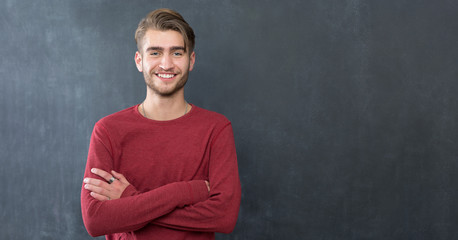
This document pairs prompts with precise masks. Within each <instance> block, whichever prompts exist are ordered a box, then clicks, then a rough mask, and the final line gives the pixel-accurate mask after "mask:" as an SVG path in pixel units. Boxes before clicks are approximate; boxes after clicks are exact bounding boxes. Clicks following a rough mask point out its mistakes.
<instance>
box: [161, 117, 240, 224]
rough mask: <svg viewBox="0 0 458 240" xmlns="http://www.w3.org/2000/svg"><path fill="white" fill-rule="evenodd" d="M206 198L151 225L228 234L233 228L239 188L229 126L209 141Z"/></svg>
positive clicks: (235, 219)
mask: <svg viewBox="0 0 458 240" xmlns="http://www.w3.org/2000/svg"><path fill="white" fill-rule="evenodd" d="M210 147H211V149H210V155H211V157H210V163H209V182H210V188H211V191H210V197H209V198H208V199H206V200H205V201H202V202H198V203H196V204H194V205H188V206H186V207H184V208H177V209H175V210H173V211H172V212H170V213H168V214H167V215H164V216H162V217H160V218H158V219H156V220H155V221H154V224H157V225H160V226H164V227H169V228H173V229H178V230H187V231H202V232H222V233H229V232H232V230H233V229H234V227H235V224H236V221H237V216H238V212H239V207H240V197H241V187H240V180H239V174H238V166H237V156H236V151H235V144H234V136H233V132H232V126H231V124H230V123H228V124H227V125H226V126H224V127H223V129H222V130H221V131H220V133H219V134H218V135H217V136H216V137H215V138H214V139H213V141H212V142H211V146H210Z"/></svg>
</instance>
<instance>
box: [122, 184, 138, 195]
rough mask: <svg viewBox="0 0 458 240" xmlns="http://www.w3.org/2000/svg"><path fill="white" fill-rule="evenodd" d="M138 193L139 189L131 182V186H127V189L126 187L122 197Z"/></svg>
mask: <svg viewBox="0 0 458 240" xmlns="http://www.w3.org/2000/svg"><path fill="white" fill-rule="evenodd" d="M137 194H138V192H137V189H136V188H135V187H134V186H133V185H132V184H130V185H129V186H127V187H126V189H124V192H122V194H121V198H123V197H130V196H134V195H137Z"/></svg>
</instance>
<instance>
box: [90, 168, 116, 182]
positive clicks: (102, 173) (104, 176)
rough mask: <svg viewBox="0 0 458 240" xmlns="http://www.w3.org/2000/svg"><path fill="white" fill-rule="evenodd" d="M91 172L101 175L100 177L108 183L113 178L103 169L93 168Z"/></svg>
mask: <svg viewBox="0 0 458 240" xmlns="http://www.w3.org/2000/svg"><path fill="white" fill-rule="evenodd" d="M91 172H92V173H94V174H96V175H99V176H100V177H102V178H103V179H105V180H106V181H110V178H111V177H112V176H111V174H109V173H108V172H105V171H103V170H102V169H98V168H92V169H91Z"/></svg>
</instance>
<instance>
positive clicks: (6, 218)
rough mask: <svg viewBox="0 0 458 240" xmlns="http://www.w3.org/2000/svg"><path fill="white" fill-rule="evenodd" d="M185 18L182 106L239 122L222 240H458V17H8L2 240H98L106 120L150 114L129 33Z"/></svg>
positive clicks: (269, 8) (270, 6)
mask: <svg viewBox="0 0 458 240" xmlns="http://www.w3.org/2000/svg"><path fill="white" fill-rule="evenodd" d="M159 7H169V8H173V9H175V10H178V11H179V12H180V13H182V15H183V16H184V17H185V18H186V19H187V20H188V22H189V23H190V24H191V25H192V26H193V28H194V30H195V32H196V35H197V46H196V52H197V60H196V66H195V69H194V71H193V72H192V73H191V75H190V80H189V82H188V86H187V88H186V97H187V100H188V101H189V102H191V103H194V104H196V105H198V106H200V107H204V108H208V109H210V110H214V111H217V112H220V113H223V114H225V115H226V116H227V117H228V118H229V119H230V120H231V121H232V123H233V127H234V133H235V140H236V146H237V153H238V161H239V168H240V177H241V181H242V189H243V196H242V204H241V209H240V215H239V219H238V222H237V226H236V228H235V231H234V232H233V233H232V234H230V235H222V234H221V235H218V237H217V238H218V239H457V238H458V237H457V236H458V228H457V227H456V226H457V225H458V215H457V213H458V208H457V206H456V202H457V195H458V192H457V187H458V178H457V174H456V172H457V156H458V148H457V142H458V135H457V130H458V127H457V124H456V122H457V112H458V109H457V107H458V106H457V102H458V101H457V96H456V95H457V93H458V83H457V79H458V78H457V77H458V70H457V62H458V48H457V43H458V2H457V1H451V0H450V1H413V0H410V1H407V0H384V1H363V0H359V1H358V0H353V1H351V0H348V1H342V0H329V1H302V0H301V1H243V0H239V1H211V0H200V1H188V0H182V1H108V0H107V1H92V0H91V1H89V0H85V1H77V0H75V1H61V0H53V1H37V0H25V1H5V0H3V1H1V3H0V56H1V58H0V59H1V63H0V80H1V83H0V131H1V144H0V154H1V168H0V191H1V198H0V203H1V214H0V238H1V239H89V238H90V237H89V235H88V234H87V232H86V230H85V228H84V226H83V223H82V219H81V213H80V212H81V210H80V200H79V199H80V187H81V181H82V175H83V171H84V166H85V161H86V156H87V150H88V144H89V137H90V134H91V131H92V127H93V125H94V123H95V122H96V121H97V120H98V119H100V118H101V117H103V116H105V115H108V114H110V113H113V112H116V111H118V110H121V109H124V108H127V107H130V106H132V105H134V104H137V103H140V102H141V101H142V100H143V98H144V97H145V86H144V80H143V77H142V75H141V74H140V73H138V71H137V69H136V67H135V65H134V61H133V59H134V53H135V50H136V46H135V42H134V31H135V29H136V26H137V23H138V21H139V20H140V19H141V18H142V17H144V16H145V15H146V14H147V13H148V12H149V11H150V10H153V9H156V8H159Z"/></svg>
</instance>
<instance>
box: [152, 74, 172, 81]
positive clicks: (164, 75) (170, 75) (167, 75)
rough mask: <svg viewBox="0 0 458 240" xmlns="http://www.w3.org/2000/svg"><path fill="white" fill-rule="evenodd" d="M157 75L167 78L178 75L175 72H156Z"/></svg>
mask: <svg viewBox="0 0 458 240" xmlns="http://www.w3.org/2000/svg"><path fill="white" fill-rule="evenodd" d="M155 75H156V76H158V77H159V78H161V79H165V80H170V79H172V78H174V77H175V76H176V74H174V73H156V74H155Z"/></svg>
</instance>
